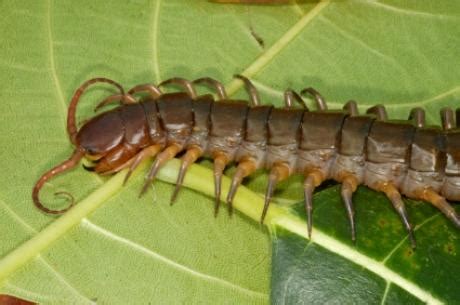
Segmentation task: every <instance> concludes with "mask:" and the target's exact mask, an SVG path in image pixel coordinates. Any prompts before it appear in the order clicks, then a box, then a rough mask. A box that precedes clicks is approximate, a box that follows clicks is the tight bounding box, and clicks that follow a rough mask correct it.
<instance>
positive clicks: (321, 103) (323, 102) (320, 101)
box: [300, 87, 327, 110]
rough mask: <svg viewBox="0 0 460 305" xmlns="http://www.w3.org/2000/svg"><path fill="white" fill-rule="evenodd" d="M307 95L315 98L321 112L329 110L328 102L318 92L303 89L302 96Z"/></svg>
mask: <svg viewBox="0 0 460 305" xmlns="http://www.w3.org/2000/svg"><path fill="white" fill-rule="evenodd" d="M305 93H308V94H310V95H311V96H313V98H314V100H315V102H316V106H317V107H318V109H319V110H327V103H326V100H325V99H324V97H323V96H322V95H321V94H320V93H319V92H318V91H316V90H315V89H313V88H312V87H309V88H305V89H302V91H300V94H301V95H303V94H305Z"/></svg>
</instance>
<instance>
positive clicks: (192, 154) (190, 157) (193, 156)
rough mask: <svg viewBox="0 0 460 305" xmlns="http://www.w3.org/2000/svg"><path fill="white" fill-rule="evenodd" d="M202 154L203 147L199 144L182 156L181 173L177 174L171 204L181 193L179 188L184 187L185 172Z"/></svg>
mask: <svg viewBox="0 0 460 305" xmlns="http://www.w3.org/2000/svg"><path fill="white" fill-rule="evenodd" d="M202 154H203V151H202V149H201V148H199V147H197V146H194V147H192V148H189V149H188V150H187V151H186V153H185V155H184V156H183V157H182V163H181V166H180V169H179V173H178V175H177V181H176V187H175V189H174V192H173V193H172V196H171V205H173V203H174V201H175V200H176V198H177V194H178V193H179V190H180V188H181V187H182V183H183V181H184V177H185V173H186V172H187V169H188V168H189V166H190V165H191V164H193V163H195V161H196V160H198V158H199V157H200V156H201V155H202Z"/></svg>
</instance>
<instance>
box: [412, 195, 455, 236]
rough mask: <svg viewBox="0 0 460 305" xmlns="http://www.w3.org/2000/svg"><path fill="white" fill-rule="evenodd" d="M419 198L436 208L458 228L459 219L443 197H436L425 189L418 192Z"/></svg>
mask: <svg viewBox="0 0 460 305" xmlns="http://www.w3.org/2000/svg"><path fill="white" fill-rule="evenodd" d="M419 198H420V199H423V200H425V201H428V202H429V203H431V204H432V205H434V206H435V207H437V208H438V209H439V210H440V211H441V212H442V213H443V214H444V215H446V216H447V218H449V219H450V220H451V221H452V223H453V224H454V225H455V226H456V227H457V228H460V217H459V216H458V214H457V213H456V212H455V209H454V208H453V207H452V206H451V205H450V204H449V203H448V202H447V201H446V199H445V198H444V197H442V196H440V195H438V194H437V193H436V192H435V191H434V190H433V189H431V188H426V189H422V190H420V194H419Z"/></svg>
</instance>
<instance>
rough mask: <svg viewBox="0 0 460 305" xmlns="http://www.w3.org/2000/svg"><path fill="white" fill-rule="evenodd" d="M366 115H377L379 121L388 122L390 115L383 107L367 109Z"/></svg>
mask: <svg viewBox="0 0 460 305" xmlns="http://www.w3.org/2000/svg"><path fill="white" fill-rule="evenodd" d="M366 113H367V114H373V115H375V116H376V117H377V120H378V121H386V120H388V113H387V110H386V109H385V107H384V106H383V105H375V106H373V107H371V108H369V109H367V111H366Z"/></svg>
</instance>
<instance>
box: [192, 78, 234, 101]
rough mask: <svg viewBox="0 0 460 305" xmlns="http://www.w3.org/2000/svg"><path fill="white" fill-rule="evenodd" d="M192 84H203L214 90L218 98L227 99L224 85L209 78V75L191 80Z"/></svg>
mask: <svg viewBox="0 0 460 305" xmlns="http://www.w3.org/2000/svg"><path fill="white" fill-rule="evenodd" d="M192 83H193V84H205V85H208V86H210V87H212V88H213V89H215V90H216V92H217V96H218V97H219V99H220V100H225V99H227V92H226V91H225V86H224V85H222V83H221V82H219V81H217V80H215V79H213V78H211V77H202V78H198V79H195V80H194V81H192Z"/></svg>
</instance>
